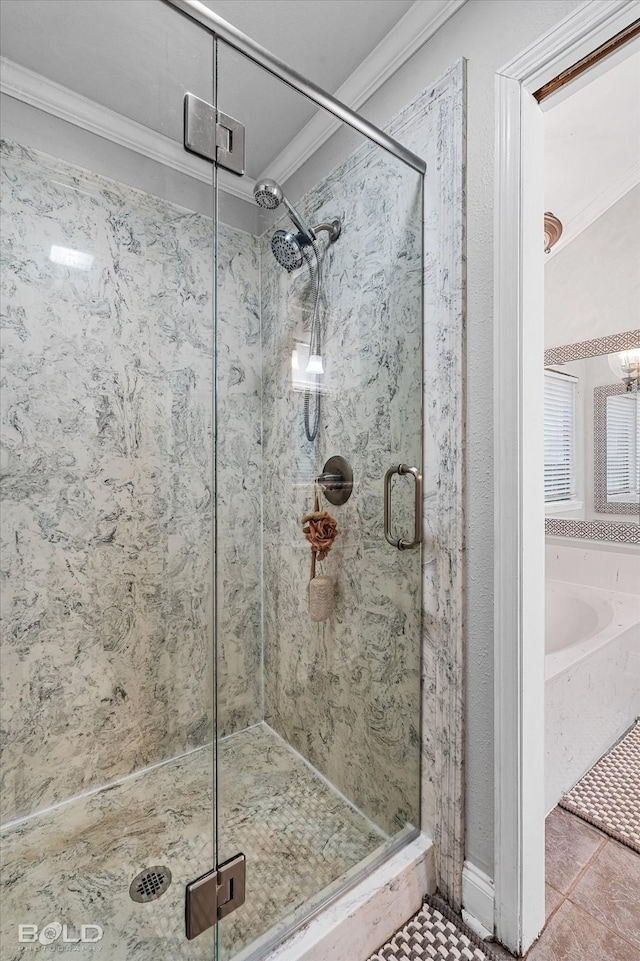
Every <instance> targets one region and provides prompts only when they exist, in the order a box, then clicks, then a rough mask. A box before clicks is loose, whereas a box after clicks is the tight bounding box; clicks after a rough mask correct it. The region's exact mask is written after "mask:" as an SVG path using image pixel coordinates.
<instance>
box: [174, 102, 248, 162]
mask: <svg viewBox="0 0 640 961" xmlns="http://www.w3.org/2000/svg"><path fill="white" fill-rule="evenodd" d="M184 145H185V148H186V149H187V150H190V151H191V153H196V154H198V156H199V157H204V158H205V160H211V161H212V162H213V163H217V164H219V165H220V166H221V167H224V168H225V170H230V171H231V172H232V173H234V174H237V175H238V176H239V177H242V176H244V124H242V123H240V122H239V121H238V120H235V119H234V118H233V117H230V116H229V115H228V114H226V113H223V112H222V111H221V110H218V113H217V117H216V108H215V107H214V106H212V105H211V104H210V103H207V101H206V100H200V98H199V97H194V95H193V94H192V93H187V94H185V97H184Z"/></svg>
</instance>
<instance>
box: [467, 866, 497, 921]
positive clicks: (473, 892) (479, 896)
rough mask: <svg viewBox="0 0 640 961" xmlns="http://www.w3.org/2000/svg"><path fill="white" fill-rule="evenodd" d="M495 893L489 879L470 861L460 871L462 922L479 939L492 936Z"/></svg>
mask: <svg viewBox="0 0 640 961" xmlns="http://www.w3.org/2000/svg"><path fill="white" fill-rule="evenodd" d="M494 902H495V892H494V887H493V881H492V880H491V878H490V877H489V876H488V875H486V874H485V873H484V871H481V870H480V868H477V867H476V866H475V864H471V862H470V861H465V862H464V868H463V871H462V920H463V921H464V922H465V924H468V925H469V927H470V928H471V930H472V931H475V932H476V934H478V935H479V936H480V937H481V938H488V937H491V935H493V932H494V922H493V912H494Z"/></svg>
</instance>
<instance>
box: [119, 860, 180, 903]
mask: <svg viewBox="0 0 640 961" xmlns="http://www.w3.org/2000/svg"><path fill="white" fill-rule="evenodd" d="M170 884H171V871H170V870H169V868H166V867H165V866H164V865H163V864H154V866H153V867H152V868H146V869H145V870H144V871H141V872H140V874H136V876H135V878H134V879H133V881H132V882H131V884H130V885H129V895H130V896H131V898H132V900H133V901H138V902H139V903H141V904H144V903H145V902H146V901H155V899H156V898H159V897H160V896H161V895H162V894H164V892H165V891H166V890H167V888H168V887H169V885H170Z"/></svg>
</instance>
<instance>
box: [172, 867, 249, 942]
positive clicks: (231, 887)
mask: <svg viewBox="0 0 640 961" xmlns="http://www.w3.org/2000/svg"><path fill="white" fill-rule="evenodd" d="M245 871H246V858H245V856H244V854H236V855H235V857H233V858H230V859H229V860H228V861H225V862H224V864H220V865H218V869H217V870H216V871H208V872H207V873H206V874H203V875H202V877H200V878H197V879H196V880H195V881H190V882H189V883H188V884H187V887H186V898H185V919H186V926H187V939H188V940H189V941H192V940H193V939H194V938H197V937H198V935H199V934H202V932H203V931H206V930H207V928H212V927H213V925H214V924H215V923H216V921H221V920H222V918H226V916H227V915H228V914H231V912H232V911H235V910H236V908H239V907H240V905H241V904H244V896H245Z"/></svg>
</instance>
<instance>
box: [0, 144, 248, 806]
mask: <svg viewBox="0 0 640 961" xmlns="http://www.w3.org/2000/svg"><path fill="white" fill-rule="evenodd" d="M2 161H3V164H2V167H3V170H2V227H3V230H2V265H3V298H2V299H3V302H2V326H3V338H2V344H3V358H2V361H3V379H2V384H1V387H2V397H1V401H2V435H3V449H2V473H3V498H4V499H3V504H2V514H1V524H2V527H1V536H2V544H1V546H2V560H1V564H2V567H1V571H2V590H3V605H2V614H3V635H2V648H1V652H0V655H1V659H2V660H1V666H2V692H1V693H2V708H1V710H2V715H1V718H2V740H3V743H4V752H3V763H2V792H1V803H2V818H3V820H5V821H6V820H10V819H12V818H16V817H20V816H23V815H26V814H28V813H30V812H33V811H34V810H38V809H41V808H43V807H46V806H47V805H50V804H52V803H55V802H56V801H59V800H61V799H63V798H65V797H68V796H69V795H73V794H75V793H78V792H80V791H83V790H86V789H88V788H91V787H95V786H98V785H101V784H105V783H107V782H109V781H111V780H113V779H114V778H117V777H120V776H123V775H126V774H129V773H131V772H132V771H135V770H137V769H140V768H142V767H144V766H146V765H149V764H153V763H155V762H157V761H161V760H163V759H165V758H168V757H171V756H174V755H176V754H179V753H181V752H182V751H184V750H186V749H188V748H191V747H194V746H196V745H200V744H203V743H205V742H206V741H208V740H210V738H211V716H210V705H211V681H210V678H211V667H212V665H211V618H212V613H211V612H212V549H211V548H212V490H211V476H212V463H211V460H212V458H211V451H212V442H211V427H212V424H211V418H212V293H211V291H212V275H213V266H212V250H213V228H212V222H211V220H209V219H208V218H206V217H203V216H201V215H197V214H194V213H192V212H190V211H187V210H184V209H181V208H178V207H176V206H173V205H171V204H169V203H167V202H165V201H162V200H160V199H158V198H155V197H152V196H150V195H147V194H144V193H142V192H140V191H137V190H133V189H130V188H128V187H125V186H123V185H122V184H119V183H116V182H114V181H110V180H108V179H106V178H104V177H101V176H96V175H94V174H92V173H90V172H88V171H85V170H81V169H80V168H77V167H74V166H71V165H69V164H67V163H63V162H61V161H58V160H56V159H54V158H51V157H49V156H47V155H45V154H42V153H39V152H37V151H34V150H27V149H25V148H23V147H21V146H19V145H17V144H15V143H9V142H4V143H3V144H2ZM53 246H57V247H60V248H66V249H67V250H71V251H80V252H82V253H85V254H88V255H90V256H92V257H93V262H92V263H91V265H90V266H89V265H88V264H87V265H86V266H87V269H82V268H81V267H79V266H76V267H72V266H68V265H64V264H62V263H56V262H54V261H53V260H52V259H51V249H52V247H53ZM219 246H220V250H221V257H220V268H219V278H220V287H219V290H220V295H219V317H220V321H219V340H220V343H219V353H220V358H221V362H220V382H221V387H222V395H223V397H224V398H225V400H224V401H223V403H222V404H221V411H220V416H221V417H223V418H224V421H225V426H226V427H227V428H229V434H225V437H224V439H223V440H222V442H221V452H222V457H223V460H224V463H225V465H226V466H225V469H224V470H222V471H221V472H220V474H219V477H218V484H219V488H220V492H221V497H222V501H223V509H222V511H221V518H222V520H221V527H220V532H219V533H220V539H221V552H222V555H223V558H224V560H223V565H222V566H223V582H224V593H223V594H222V595H221V602H220V606H221V610H220V619H221V620H220V623H221V631H220V637H221V640H220V647H221V657H220V670H221V673H222V677H221V683H220V687H221V689H222V690H223V691H225V692H226V693H227V698H226V700H225V699H223V701H222V703H221V721H222V723H221V727H222V728H223V730H224V729H229V730H231V729H237V728H238V727H244V726H245V725H247V724H250V723H253V721H256V720H258V719H259V717H260V714H261V697H260V671H259V669H258V667H257V666H259V663H260V617H259V605H260V594H259V590H260V559H259V555H258V552H257V551H256V549H255V526H256V524H257V523H259V506H258V505H259V466H257V465H259V457H260V453H259V452H260V446H259V430H260V417H259V407H260V371H259V319H258V289H259V272H258V258H257V244H256V241H255V240H254V238H252V237H249V236H248V235H246V234H242V233H241V232H239V231H235V230H231V229H230V228H225V227H224V226H221V228H220V238H219ZM63 256H64V255H63ZM231 437H233V444H232V442H231ZM227 443H228V444H229V446H230V449H227V448H226V445H227ZM231 444H232V449H231ZM238 477H241V478H242V483H241V484H240V485H239V484H238ZM229 524H232V525H233V530H234V536H233V543H232V545H231V538H230V537H229V536H228V535H227V525H229ZM231 584H232V585H233V588H231V587H230V585H231Z"/></svg>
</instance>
